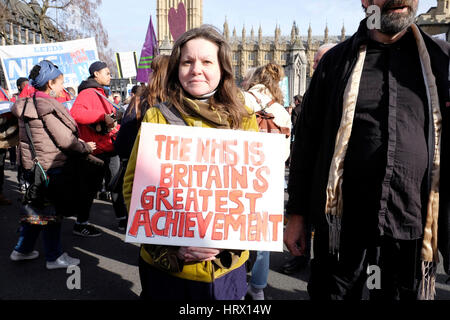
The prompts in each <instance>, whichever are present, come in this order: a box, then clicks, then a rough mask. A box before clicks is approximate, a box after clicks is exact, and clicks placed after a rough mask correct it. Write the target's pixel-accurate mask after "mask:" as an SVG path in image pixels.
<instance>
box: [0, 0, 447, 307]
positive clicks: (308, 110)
mask: <svg viewBox="0 0 450 320" xmlns="http://www.w3.org/2000/svg"><path fill="white" fill-rule="evenodd" d="M362 5H363V9H364V10H367V8H368V7H369V5H378V6H380V8H381V9H382V10H381V12H382V19H381V27H380V28H379V29H373V28H369V27H368V24H367V19H364V20H363V21H362V22H361V24H360V27H359V29H358V31H357V32H356V33H355V34H354V35H353V36H352V37H351V38H350V39H348V40H346V41H344V42H343V43H341V44H339V45H329V44H327V45H324V46H322V47H321V48H319V50H318V52H317V54H316V57H315V63H314V69H315V73H314V76H313V78H312V80H311V84H310V86H309V88H308V90H307V92H306V93H305V95H304V96H300V95H298V96H295V97H294V99H293V104H294V105H293V107H292V108H285V106H284V105H285V101H284V97H283V94H282V91H281V88H280V85H279V83H280V80H281V79H282V78H283V77H284V73H283V68H282V66H280V65H278V64H276V63H273V62H271V63H268V64H266V65H263V66H261V67H258V68H252V69H250V70H248V71H247V73H246V76H245V78H244V81H243V82H242V83H241V85H240V86H238V85H237V83H236V79H235V78H234V72H233V69H232V61H231V48H230V45H229V44H228V43H227V41H226V40H225V38H224V37H223V35H222V34H221V33H220V32H219V31H218V30H217V29H215V28H214V27H212V26H202V27H199V28H195V29H192V30H189V31H187V32H186V33H184V34H183V35H181V36H180V38H179V39H177V40H176V42H175V44H174V47H173V50H172V54H171V55H170V56H157V57H156V58H155V59H154V60H153V62H152V66H151V67H152V70H153V74H152V76H151V77H150V79H149V82H148V84H147V85H145V84H143V85H139V86H136V87H134V88H133V92H132V96H131V97H130V99H128V101H126V104H127V108H126V111H125V113H124V114H123V116H122V118H121V119H120V124H119V123H118V120H117V110H116V109H115V107H114V106H115V105H117V104H119V103H120V102H121V101H120V100H119V97H117V96H113V100H114V102H112V101H111V99H108V97H110V93H108V92H107V89H106V88H107V87H108V86H109V85H110V81H111V74H110V70H109V68H108V66H107V65H106V64H105V63H104V62H101V61H98V62H95V63H93V64H92V65H91V66H90V68H89V72H90V76H89V78H88V79H86V81H83V82H82V83H81V84H80V86H79V88H78V95H77V96H76V99H75V101H74V103H73V106H72V108H71V109H70V111H69V110H68V109H67V108H65V107H64V105H63V104H62V103H64V102H65V101H67V100H71V99H73V98H74V96H75V94H74V92H72V93H69V90H65V88H64V85H63V84H64V76H63V74H62V73H61V71H59V69H58V67H57V66H55V65H54V64H53V63H51V62H49V61H45V60H44V61H42V62H40V63H39V64H38V65H36V66H35V67H34V68H33V70H32V71H31V73H30V75H29V77H28V78H27V79H25V78H23V79H19V80H18V82H17V86H18V88H20V89H19V93H18V95H17V98H16V99H17V100H14V101H15V103H14V106H13V107H12V113H10V114H7V115H5V116H2V118H1V131H2V132H7V133H8V134H7V135H2V139H1V141H0V179H1V181H0V182H1V183H3V180H4V178H3V171H4V159H5V157H6V152H7V150H10V149H11V148H14V147H17V155H18V156H17V157H16V158H14V159H17V160H16V161H17V165H18V167H19V168H20V170H18V180H19V184H20V188H23V191H27V190H28V189H29V186H30V185H32V184H33V182H34V181H33V179H34V177H30V173H31V172H32V168H33V164H34V163H35V160H38V161H39V162H40V163H41V164H42V167H43V170H44V171H45V172H46V174H47V175H48V176H49V177H50V179H49V181H50V182H49V184H48V197H49V201H50V202H51V203H52V204H53V206H54V209H55V212H54V213H52V214H49V215H46V214H42V212H41V214H37V215H36V214H35V215H33V216H23V217H22V219H21V221H20V223H21V229H20V236H19V239H18V242H17V245H16V247H15V248H14V249H13V251H12V253H11V256H10V258H11V260H13V261H19V260H30V259H35V258H37V257H38V255H39V252H37V251H35V250H34V244H35V243H36V239H37V237H38V236H39V234H40V233H41V231H42V235H43V239H44V249H45V257H46V267H47V268H48V269H56V268H67V267H68V266H69V265H77V264H79V263H80V260H79V259H77V258H72V257H70V256H68V255H67V253H64V250H63V249H62V245H61V223H62V221H63V218H64V217H68V216H76V218H77V221H76V223H75V224H74V229H73V233H74V234H75V235H78V236H84V237H96V236H99V235H101V231H100V230H99V229H98V228H96V227H94V226H93V225H91V224H89V217H90V215H91V214H93V213H92V212H91V208H92V203H93V201H94V199H95V197H96V194H97V193H98V192H99V191H100V190H101V188H102V185H103V184H104V183H105V182H106V185H107V189H108V190H109V191H110V192H111V195H112V204H113V209H114V212H115V215H116V218H117V220H118V228H120V229H121V230H124V229H125V228H126V225H127V211H128V209H129V207H130V202H131V196H132V190H133V183H134V178H135V174H136V172H135V170H136V163H137V155H138V152H139V142H140V139H141V135H140V127H141V124H142V123H155V124H166V125H175V124H176V125H180V124H181V125H184V126H191V127H194V126H195V127H203V128H213V129H217V130H220V129H231V130H243V131H267V132H271V133H277V134H282V135H283V136H284V138H285V143H283V145H280V146H279V152H280V153H282V155H283V158H284V160H285V161H286V164H287V165H288V166H289V181H288V194H289V200H288V203H287V206H286V227H285V233H284V242H285V244H286V246H287V248H288V249H289V251H290V252H291V254H292V256H293V257H292V260H290V261H288V262H287V263H286V264H285V265H283V266H282V268H281V272H284V273H285V274H293V273H295V272H298V271H299V270H301V269H302V268H305V267H306V266H307V265H308V264H310V271H311V272H310V279H309V283H308V293H309V295H310V298H311V299H321V300H330V299H336V300H341V299H362V294H363V290H364V285H365V283H366V279H367V273H366V270H367V268H368V266H371V265H376V266H379V267H380V270H381V286H380V287H378V288H369V289H370V290H369V292H370V298H371V299H382V300H396V299H407V300H414V299H433V298H434V295H435V288H434V286H435V281H436V268H437V265H438V263H439V262H440V261H439V252H440V253H441V255H442V257H443V261H442V262H443V267H444V270H445V272H446V273H447V274H450V214H449V210H448V208H449V206H450V203H449V201H450V198H449V197H448V190H447V189H448V188H449V182H450V179H449V178H448V170H449V169H448V167H447V164H448V163H449V162H448V161H447V156H449V154H450V153H449V150H448V148H449V146H448V145H447V144H446V143H447V138H448V137H447V135H448V134H447V131H446V126H447V122H448V121H447V120H448V112H447V108H448V106H449V101H450V97H449V81H450V77H449V55H450V45H449V43H448V42H444V41H440V40H437V39H433V38H432V37H430V36H428V35H427V34H426V33H424V32H423V31H422V30H421V29H420V28H419V27H418V26H417V25H416V24H414V18H415V16H416V12H417V8H418V0H403V1H392V0H362ZM2 95H4V97H3V99H9V98H8V97H7V94H5V93H2ZM0 97H2V96H1V95H0ZM168 112H170V113H171V115H172V116H173V117H172V118H168V117H167V116H166V115H167V114H168ZM174 118H176V121H174ZM267 121H271V123H270V125H268V122H267ZM5 128H6V129H8V130H6V129H5ZM33 141H34V143H33ZM13 153H14V152H13ZM11 159H13V158H12V157H11ZM11 161H12V160H11ZM149 165H151V164H149ZM68 185H70V186H71V188H73V193H72V194H77V198H78V199H77V201H73V199H71V198H70V197H69V196H68V195H67V194H68V192H66V191H64V192H63V190H67V186H68ZM1 186H2V184H0V205H9V204H10V201H9V200H8V199H6V197H5V196H4V195H3V193H2V189H1ZM63 186H64V187H63ZM66 203H71V204H73V205H72V206H70V207H68V206H65V205H64V204H66ZM312 247H313V250H312ZM312 251H313V254H312ZM249 257H253V258H250V259H249ZM249 262H251V263H249ZM269 263H270V253H269V252H265V251H258V252H249V251H247V250H232V249H216V248H203V247H183V246H177V247H175V246H164V245H149V244H145V245H141V248H140V253H139V275H140V281H141V286H142V293H141V298H143V299H150V300H170V299H173V300H240V299H243V298H244V297H245V296H246V295H248V296H249V297H251V298H252V299H254V300H263V299H264V288H265V287H266V286H267V279H268V273H269ZM248 271H250V272H251V276H250V277H249V280H247V274H248ZM247 281H248V282H247Z"/></svg>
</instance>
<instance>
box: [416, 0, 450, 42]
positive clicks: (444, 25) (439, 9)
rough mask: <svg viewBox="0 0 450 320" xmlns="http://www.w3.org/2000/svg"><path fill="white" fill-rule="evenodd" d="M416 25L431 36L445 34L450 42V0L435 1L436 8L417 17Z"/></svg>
mask: <svg viewBox="0 0 450 320" xmlns="http://www.w3.org/2000/svg"><path fill="white" fill-rule="evenodd" d="M417 24H418V25H419V26H421V27H422V28H423V30H424V31H425V32H427V33H429V34H431V35H437V34H445V35H446V39H447V41H450V0H437V6H436V7H431V8H430V9H429V10H428V12H427V13H424V14H421V15H419V16H418V17H417Z"/></svg>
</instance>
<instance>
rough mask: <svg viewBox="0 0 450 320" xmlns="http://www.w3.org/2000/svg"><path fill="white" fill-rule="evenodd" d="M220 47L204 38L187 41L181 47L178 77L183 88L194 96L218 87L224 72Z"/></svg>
mask: <svg viewBox="0 0 450 320" xmlns="http://www.w3.org/2000/svg"><path fill="white" fill-rule="evenodd" d="M218 53H219V47H218V46H217V45H216V44H215V43H213V42H211V41H209V40H205V39H202V38H197V39H192V40H189V41H188V42H186V44H185V45H184V47H183V48H182V49H181V59H180V65H179V68H178V79H179V80H180V83H181V85H182V87H183V89H184V90H185V91H186V92H188V93H189V94H190V95H192V96H197V97H198V96H203V95H205V94H208V93H211V92H213V91H214V90H216V89H217V86H218V85H219V83H220V79H221V77H222V73H221V71H220V63H219V57H218Z"/></svg>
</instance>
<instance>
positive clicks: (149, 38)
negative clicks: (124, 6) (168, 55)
mask: <svg viewBox="0 0 450 320" xmlns="http://www.w3.org/2000/svg"><path fill="white" fill-rule="evenodd" d="M158 54H159V48H158V41H157V40H156V34H155V29H154V28H153V23H152V17H151V16H150V23H149V25H148V30H147V35H146V36H145V42H144V46H143V47H142V51H141V59H140V60H139V65H138V72H137V77H136V80H137V81H138V82H148V79H149V76H150V74H151V73H152V69H151V64H152V61H153V59H154V58H155V57H156V56H157V55H158Z"/></svg>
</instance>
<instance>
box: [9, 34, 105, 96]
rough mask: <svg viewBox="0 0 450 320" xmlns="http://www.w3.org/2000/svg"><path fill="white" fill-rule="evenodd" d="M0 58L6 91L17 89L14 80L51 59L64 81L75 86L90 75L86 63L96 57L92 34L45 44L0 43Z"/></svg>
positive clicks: (96, 58)
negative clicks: (10, 44)
mask: <svg viewBox="0 0 450 320" xmlns="http://www.w3.org/2000/svg"><path fill="white" fill-rule="evenodd" d="M0 58H1V60H2V68H3V71H4V74H5V78H6V82H7V85H8V89H9V92H13V93H15V92H17V91H18V90H17V85H16V80H17V79H19V78H21V77H24V78H28V76H29V74H30V71H31V69H32V68H33V67H34V66H35V65H36V64H38V63H39V62H40V61H42V60H49V61H51V62H53V63H54V64H55V65H57V66H58V68H59V69H60V70H61V71H62V73H63V74H64V85H65V86H66V87H74V88H77V87H78V86H79V85H80V83H81V82H82V81H83V80H86V78H87V77H89V66H90V65H91V64H92V63H93V62H95V61H97V60H98V52H97V45H96V43H95V39H94V38H89V39H81V40H74V41H66V42H53V43H46V44H30V45H19V46H0Z"/></svg>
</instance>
